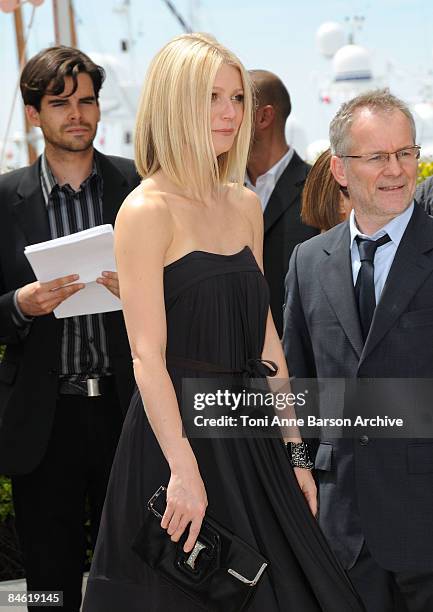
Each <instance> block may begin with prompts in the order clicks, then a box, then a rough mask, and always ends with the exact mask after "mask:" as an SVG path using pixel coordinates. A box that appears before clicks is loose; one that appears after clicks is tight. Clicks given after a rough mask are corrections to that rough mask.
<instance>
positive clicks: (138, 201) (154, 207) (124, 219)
mask: <svg viewBox="0 0 433 612" xmlns="http://www.w3.org/2000/svg"><path fill="white" fill-rule="evenodd" d="M173 227H174V224H173V218H172V214H171V212H170V208H169V206H168V205H167V199H166V197H165V194H164V192H162V191H161V190H160V189H159V187H158V184H157V183H156V182H155V181H153V180H152V179H151V178H150V179H145V180H143V181H142V182H141V183H140V185H138V187H136V188H135V189H134V190H133V191H131V193H130V194H129V195H128V196H127V198H126V199H125V200H124V202H123V204H122V206H121V207H120V209H119V212H118V215H117V219H116V233H117V234H118V235H124V236H125V235H129V236H131V237H132V236H135V235H136V234H137V233H139V234H140V236H141V238H142V240H145V241H147V240H150V241H151V242H153V241H154V240H155V239H157V240H158V241H161V242H162V243H164V244H165V245H168V244H169V243H170V242H171V240H172V237H173Z"/></svg>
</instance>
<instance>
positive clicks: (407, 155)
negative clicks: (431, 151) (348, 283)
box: [338, 145, 421, 167]
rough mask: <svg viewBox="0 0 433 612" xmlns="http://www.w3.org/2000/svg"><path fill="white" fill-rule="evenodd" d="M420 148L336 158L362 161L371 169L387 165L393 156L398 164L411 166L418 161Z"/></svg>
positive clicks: (417, 146)
mask: <svg viewBox="0 0 433 612" xmlns="http://www.w3.org/2000/svg"><path fill="white" fill-rule="evenodd" d="M420 150H421V147H420V146H419V145H414V146H413V147H405V148H404V149H399V150H398V151H392V153H364V154H363V155H339V156H338V157H341V158H346V157H349V158H351V159H362V160H363V162H365V163H366V164H368V165H369V166H372V167H382V166H386V164H389V162H390V159H391V155H395V158H396V160H397V161H398V162H399V163H400V164H411V163H413V162H414V161H415V160H417V159H419V155H420Z"/></svg>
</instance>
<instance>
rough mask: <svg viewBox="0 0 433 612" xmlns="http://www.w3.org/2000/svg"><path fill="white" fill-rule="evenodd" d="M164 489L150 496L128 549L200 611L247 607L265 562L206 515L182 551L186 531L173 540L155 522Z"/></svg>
mask: <svg viewBox="0 0 433 612" xmlns="http://www.w3.org/2000/svg"><path fill="white" fill-rule="evenodd" d="M165 493H166V488H165V487H160V488H159V489H158V491H156V493H155V494H154V495H153V496H152V497H151V499H150V500H149V502H148V504H147V507H148V510H149V512H148V513H147V514H146V516H145V519H144V523H143V525H142V527H141V529H140V531H139V533H138V535H137V537H136V538H135V540H134V542H133V544H132V548H133V550H134V551H135V552H136V553H137V554H138V556H139V557H140V558H141V559H142V560H143V561H144V562H145V563H147V565H149V566H150V567H151V568H152V569H154V570H155V571H156V572H158V574H160V575H161V576H162V577H164V578H165V579H166V580H168V581H169V582H170V583H171V584H173V585H174V586H175V587H177V588H178V589H181V590H182V591H183V592H184V593H185V594H186V595H188V596H189V597H190V598H191V599H193V600H194V601H195V603H196V604H198V605H201V606H202V607H203V608H204V609H205V610H208V611H209V612H240V611H241V610H246V609H247V607H248V603H249V601H250V600H251V597H252V595H253V594H254V591H255V587H256V586H257V583H258V581H259V580H260V578H261V576H262V575H263V572H264V571H265V570H266V567H267V566H268V561H267V560H266V559H265V558H264V557H263V556H262V555H261V554H260V553H258V552H257V551H256V550H254V548H252V547H251V546H250V545H249V544H247V543H246V542H244V541H243V540H241V539H240V538H238V537H237V536H235V535H234V534H233V533H231V531H229V530H228V529H226V528H225V527H223V526H222V525H220V524H219V523H218V522H217V521H215V520H214V519H212V518H211V517H209V516H207V515H206V516H205V518H204V520H203V523H202V526H201V530H200V534H199V536H198V538H197V542H196V543H195V546H194V548H193V550H192V551H191V552H189V553H185V552H184V551H183V545H184V543H185V541H186V537H187V533H184V534H183V535H182V538H181V539H180V540H179V542H172V541H171V539H170V536H169V535H168V534H167V532H166V530H165V529H163V528H162V527H161V525H160V522H161V519H162V515H163V513H164V509H165V502H166V496H165ZM186 531H188V530H186Z"/></svg>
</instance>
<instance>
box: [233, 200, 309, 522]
mask: <svg viewBox="0 0 433 612" xmlns="http://www.w3.org/2000/svg"><path fill="white" fill-rule="evenodd" d="M245 192H246V193H245V196H244V197H245V198H246V200H247V201H246V202H245V203H246V204H247V206H246V207H245V210H246V211H247V214H248V216H249V218H250V220H251V225H252V230H253V253H254V257H255V259H256V261H257V264H258V265H259V267H260V269H261V270H262V272H263V212H262V208H261V205H260V200H259V199H258V197H257V196H256V194H255V193H253V192H252V191H249V190H247V189H245ZM262 358H263V359H269V360H271V361H274V362H275V363H276V364H277V366H278V378H279V379H284V380H285V381H287V384H284V390H285V392H286V393H288V392H289V391H290V387H289V384H288V380H289V372H288V369H287V364H286V359H285V357H284V352H283V348H282V346H281V341H280V338H279V337H278V334H277V330H276V329H275V325H274V321H273V318H272V314H271V309H270V308H269V310H268V316H267V321H266V333H265V340H264V345H263V352H262ZM270 384H271V387H272V380H270ZM293 416H295V415H294V414H293ZM284 441H285V442H302V440H301V438H300V437H299V436H297V435H296V434H295V435H293V436H291V437H285V438H284ZM293 470H294V472H295V476H296V478H297V480H298V484H299V486H300V488H301V490H302V492H303V493H304V496H305V498H306V500H307V502H308V505H309V506H310V509H311V512H312V513H313V514H314V516H315V515H316V514H317V489H316V485H315V482H314V479H313V477H312V474H311V472H310V470H307V469H304V468H298V467H295V468H293Z"/></svg>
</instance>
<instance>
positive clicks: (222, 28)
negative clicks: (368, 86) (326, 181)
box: [0, 0, 433, 141]
mask: <svg viewBox="0 0 433 612" xmlns="http://www.w3.org/2000/svg"><path fill="white" fill-rule="evenodd" d="M130 3H131V24H132V32H133V35H134V38H135V47H134V55H135V62H134V65H135V70H136V74H137V76H138V77H139V78H140V79H142V78H143V76H144V73H145V70H146V67H147V65H148V62H149V60H150V59H151V57H152V56H153V55H154V54H155V53H156V52H157V51H158V49H159V48H160V47H161V46H162V45H163V44H164V43H165V42H166V41H167V40H168V39H170V38H171V37H173V36H175V35H177V34H179V33H180V32H181V29H180V27H179V25H178V23H177V22H176V20H175V19H174V18H173V16H172V15H171V14H170V12H169V10H168V8H167V7H166V6H165V4H164V3H163V2H162V1H160V0H130ZM174 3H175V5H176V6H177V8H178V9H179V11H180V12H181V13H182V14H183V15H184V16H185V18H186V19H187V20H189V21H191V10H192V9H194V10H195V22H194V23H193V25H194V26H195V28H196V29H200V30H203V31H207V32H211V33H212V34H214V35H215V36H216V37H217V38H218V39H219V40H220V41H221V42H222V43H224V44H225V45H227V46H228V47H229V48H230V49H232V50H233V51H235V52H236V53H237V54H238V55H239V56H240V58H241V60H242V61H243V62H244V64H245V65H246V67H247V68H265V69H269V70H272V71H273V72H275V73H277V74H278V75H279V76H280V77H281V78H282V79H283V81H284V82H285V84H286V85H287V87H288V89H289V92H290V94H291V97H292V103H293V114H294V116H295V118H296V120H297V122H298V123H300V124H301V125H302V126H303V128H304V129H305V131H306V133H307V138H308V140H309V141H311V140H314V139H315V138H320V137H323V136H325V135H326V132H327V123H328V120H329V116H328V115H329V109H324V108H323V105H321V104H320V103H319V102H318V89H319V84H320V83H321V82H323V81H324V79H326V77H327V75H330V74H331V67H330V64H329V62H328V61H327V60H325V59H324V58H322V57H321V55H320V53H319V51H318V49H317V46H316V40H315V33H316V31H317V28H318V27H319V25H320V24H321V23H323V22H324V21H337V22H340V23H344V20H345V18H346V17H351V16H353V15H363V16H364V17H365V22H364V26H363V29H362V31H361V32H358V33H357V34H356V42H358V43H359V44H362V45H364V46H366V47H368V48H369V50H370V51H371V53H372V63H373V70H374V72H375V73H376V74H380V75H381V74H385V73H386V72H387V71H388V70H389V68H390V67H392V68H391V72H388V74H389V82H390V85H391V88H392V89H393V91H394V92H395V93H396V94H398V95H400V96H402V97H403V98H405V99H406V100H408V101H409V102H410V101H414V100H416V99H420V98H421V97H422V95H423V94H424V96H426V95H427V97H428V98H429V97H430V98H431V99H433V91H432V90H433V3H432V2H429V1H428V0H344V1H343V0H308V1H304V2H302V1H301V2H300V1H299V0H296V1H295V0H260V1H258V0H248V1H244V0H238V1H236V0H218V1H216V0H174ZM119 4H120V2H115V1H114V0H75V2H74V5H75V8H76V15H77V31H78V40H79V45H80V47H81V48H82V49H83V50H84V51H86V52H92V51H97V52H99V53H101V52H102V53H118V49H119V40H120V39H121V38H124V37H126V35H127V31H128V29H127V23H126V20H125V18H124V17H122V16H120V15H119V14H116V13H115V12H113V7H114V6H116V5H119ZM30 12H31V7H30V6H29V5H25V6H24V9H23V13H24V18H25V20H26V21H28V19H29V16H30ZM53 41H54V33H53V22H52V15H51V1H50V0H45V3H44V4H43V5H42V6H41V7H38V8H37V9H36V13H35V21H34V26H33V29H32V33H31V36H30V39H29V45H28V55H32V54H33V53H35V52H37V51H38V50H39V49H41V48H43V47H45V46H48V45H50V44H52V43H53ZM0 66H1V74H2V89H3V91H2V96H1V97H0V141H1V140H3V136H4V133H5V129H6V121H7V116H8V114H9V110H10V106H11V102H12V94H13V90H14V85H15V82H16V79H17V57H16V51H15V41H14V30H13V17H12V16H11V15H8V14H3V13H0ZM429 85H430V88H431V89H430V95H429V94H428V86H429ZM20 113H21V108H20V105H19V104H18V108H17V110H16V112H15V115H14V121H13V130H12V131H14V130H17V129H19V128H20V121H21V114H20Z"/></svg>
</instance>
